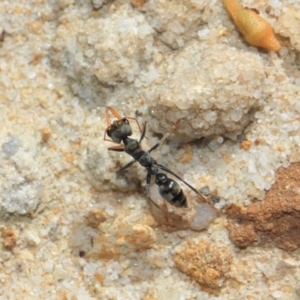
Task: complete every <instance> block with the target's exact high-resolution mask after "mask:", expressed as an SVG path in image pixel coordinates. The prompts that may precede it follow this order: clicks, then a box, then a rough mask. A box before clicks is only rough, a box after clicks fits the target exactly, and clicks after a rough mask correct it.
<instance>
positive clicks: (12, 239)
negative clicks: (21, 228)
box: [1, 227, 17, 250]
mask: <svg viewBox="0 0 300 300" xmlns="http://www.w3.org/2000/svg"><path fill="white" fill-rule="evenodd" d="M1 236H2V238H3V247H4V248H5V249H7V250H12V249H13V248H14V247H15V246H16V245H17V235H16V234H15V232H14V231H13V230H12V229H11V228H10V227H5V228H3V230H2V233H1Z"/></svg>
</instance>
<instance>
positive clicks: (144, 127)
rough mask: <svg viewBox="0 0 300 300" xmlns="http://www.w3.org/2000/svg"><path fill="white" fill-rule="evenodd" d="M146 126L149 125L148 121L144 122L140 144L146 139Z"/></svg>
mask: <svg viewBox="0 0 300 300" xmlns="http://www.w3.org/2000/svg"><path fill="white" fill-rule="evenodd" d="M146 126H147V122H145V123H144V125H143V130H142V131H141V133H142V134H141V137H140V140H139V144H140V143H141V142H142V140H143V139H144V137H145V134H146Z"/></svg>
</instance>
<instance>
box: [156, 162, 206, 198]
mask: <svg viewBox="0 0 300 300" xmlns="http://www.w3.org/2000/svg"><path fill="white" fill-rule="evenodd" d="M158 167H159V168H160V169H161V170H163V171H165V172H167V173H169V174H171V175H173V176H175V177H176V178H177V179H178V180H180V181H182V182H183V183H184V184H185V185H187V186H188V187H189V188H190V189H191V190H192V191H194V192H195V193H196V194H197V195H200V196H201V197H203V196H202V195H201V194H200V193H199V192H198V191H197V190H196V189H195V188H194V187H192V186H191V185H190V184H188V183H187V182H186V181H184V180H183V179H182V178H181V177H180V176H178V175H177V174H176V173H174V172H173V171H171V170H170V169H168V168H167V167H165V166H163V165H159V164H158Z"/></svg>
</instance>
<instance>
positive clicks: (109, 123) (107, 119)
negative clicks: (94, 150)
mask: <svg viewBox="0 0 300 300" xmlns="http://www.w3.org/2000/svg"><path fill="white" fill-rule="evenodd" d="M105 119H106V124H107V127H106V129H105V131H104V136H103V140H104V141H108V142H113V140H111V139H108V138H106V134H107V129H108V128H109V126H110V125H111V121H110V118H109V115H108V113H107V108H106V113H105Z"/></svg>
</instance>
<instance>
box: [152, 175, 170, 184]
mask: <svg viewBox="0 0 300 300" xmlns="http://www.w3.org/2000/svg"><path fill="white" fill-rule="evenodd" d="M167 180H168V176H167V175H166V174H164V173H157V174H156V176H155V183H156V184H157V185H158V186H160V185H162V184H164V183H165V182H166V181H167Z"/></svg>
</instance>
